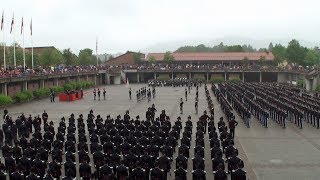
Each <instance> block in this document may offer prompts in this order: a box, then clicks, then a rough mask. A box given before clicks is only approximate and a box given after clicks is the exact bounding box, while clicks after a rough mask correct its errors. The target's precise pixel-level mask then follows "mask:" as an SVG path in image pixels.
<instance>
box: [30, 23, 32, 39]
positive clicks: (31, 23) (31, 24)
mask: <svg viewBox="0 0 320 180" xmlns="http://www.w3.org/2000/svg"><path fill="white" fill-rule="evenodd" d="M30 34H31V36H32V19H31V23H30Z"/></svg>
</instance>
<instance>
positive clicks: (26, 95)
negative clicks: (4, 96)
mask: <svg viewBox="0 0 320 180" xmlns="http://www.w3.org/2000/svg"><path fill="white" fill-rule="evenodd" d="M31 99H32V92H30V91H22V92H19V93H17V94H15V95H14V96H13V100H14V102H17V103H21V102H27V101H30V100H31Z"/></svg>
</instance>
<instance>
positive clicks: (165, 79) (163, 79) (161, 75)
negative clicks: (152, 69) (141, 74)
mask: <svg viewBox="0 0 320 180" xmlns="http://www.w3.org/2000/svg"><path fill="white" fill-rule="evenodd" d="M170 79H171V78H170V76H169V75H168V74H160V75H159V76H158V77H157V80H160V81H167V80H170Z"/></svg>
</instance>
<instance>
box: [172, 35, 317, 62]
mask: <svg viewBox="0 0 320 180" xmlns="http://www.w3.org/2000/svg"><path fill="white" fill-rule="evenodd" d="M267 51H269V52H272V53H273V55H274V57H275V58H274V60H275V63H276V64H279V63H282V62H284V61H287V62H288V63H294V64H295V65H302V66H315V65H316V66H317V65H319V64H320V49H319V48H318V47H314V48H307V47H304V46H302V45H300V43H299V41H298V40H296V39H293V40H291V41H290V42H289V43H288V45H287V46H283V45H281V44H275V45H273V43H270V44H269V46H268V48H260V49H255V48H253V47H252V46H251V45H246V44H245V45H231V46H228V45H224V44H223V43H222V42H221V43H220V44H219V45H215V46H213V47H207V46H205V45H203V44H200V45H197V46H183V47H180V48H178V49H177V50H176V51H175V52H267Z"/></svg>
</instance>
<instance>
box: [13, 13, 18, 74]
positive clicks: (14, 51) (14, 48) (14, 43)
mask: <svg viewBox="0 0 320 180" xmlns="http://www.w3.org/2000/svg"><path fill="white" fill-rule="evenodd" d="M12 28H13V29H12V31H13V64H14V67H15V68H16V67H17V60H16V31H15V28H14V14H13V25H12Z"/></svg>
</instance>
